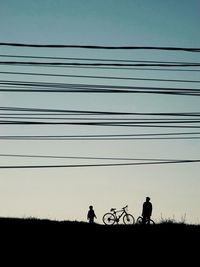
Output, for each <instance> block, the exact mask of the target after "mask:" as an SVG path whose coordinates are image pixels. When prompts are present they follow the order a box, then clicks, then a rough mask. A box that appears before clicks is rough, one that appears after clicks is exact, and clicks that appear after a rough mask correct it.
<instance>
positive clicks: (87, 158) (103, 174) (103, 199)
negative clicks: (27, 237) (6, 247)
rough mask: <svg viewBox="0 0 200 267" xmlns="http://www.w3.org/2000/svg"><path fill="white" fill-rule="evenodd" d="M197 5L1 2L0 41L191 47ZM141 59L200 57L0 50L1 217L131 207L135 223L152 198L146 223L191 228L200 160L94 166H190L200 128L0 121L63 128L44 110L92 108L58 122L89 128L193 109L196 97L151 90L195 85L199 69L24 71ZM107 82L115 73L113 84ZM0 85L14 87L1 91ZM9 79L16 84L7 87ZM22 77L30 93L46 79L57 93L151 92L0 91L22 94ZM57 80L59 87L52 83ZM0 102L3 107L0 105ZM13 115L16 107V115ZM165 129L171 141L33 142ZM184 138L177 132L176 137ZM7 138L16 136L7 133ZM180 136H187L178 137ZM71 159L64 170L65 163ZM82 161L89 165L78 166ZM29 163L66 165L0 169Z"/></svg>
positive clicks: (198, 197)
mask: <svg viewBox="0 0 200 267" xmlns="http://www.w3.org/2000/svg"><path fill="white" fill-rule="evenodd" d="M199 9H200V2H199V1H197V0H190V1H186V0H176V1H174V0H173V1H172V0H168V1H160V0H153V1H148V0H135V1H132V0H124V1H119V0H106V1H105V0H101V1H95V0H85V1H80V0H73V1H69V0H57V1H52V0H35V1H31V0H26V1H25V0H24V1H23V0H18V1H14V0H6V1H4V0H1V1H0V32H1V37H0V43H1V44H2V43H22V44H45V45H49V44H51V45H81V46H85V45H96V46H138V47H190V48H199V47H200V35H199V27H198V26H199V23H200V18H199ZM34 57H35V58H34ZM50 57H51V58H50ZM52 57H54V59H53V58H52ZM55 58H57V59H55ZM66 58H68V60H67V59H66ZM69 58H70V59H69ZM83 59H87V60H83ZM97 59H98V60H97ZM105 60H107V61H105ZM109 60H110V61H109ZM111 60H112V61H111ZM116 60H118V61H116ZM5 61H6V62H7V61H10V62H11V61H12V62H13V61H15V62H19V61H20V62H29V64H26V65H19V64H18V65H17V64H15V65H13V64H5ZM136 61H137V62H136ZM141 61H142V62H143V63H144V62H145V63H152V62H154V63H155V62H157V63H158V62H162V63H163V62H164V63H166V62H173V63H174V62H179V63H180V62H190V63H199V62H200V55H199V53H198V52H187V51H169V50H156V49H155V50H151V49H137V50H136V49H113V50H112V49H85V48H45V47H43V48H41V47H37V48H36V47H17V46H8V45H0V90H1V91H0V108H1V110H0V114H1V118H0V121H1V125H0V147H1V151H0V216H1V217H23V218H24V217H37V218H49V219H53V220H78V221H87V211H88V209H89V206H90V205H93V207H94V210H95V212H96V215H97V219H96V222H97V223H100V224H102V223H103V222H102V217H103V215H104V213H106V212H108V211H109V210H110V208H113V207H115V208H117V209H120V208H122V207H123V206H125V205H128V211H129V212H130V213H131V214H132V215H133V216H134V217H135V218H137V217H138V216H139V215H141V210H142V203H143V202H144V201H145V198H146V196H149V197H150V198H151V201H152V204H153V213H152V219H154V220H155V221H157V222H159V221H160V220H161V219H174V220H176V221H183V220H184V221H185V222H186V223H192V224H199V223H200V213H199V203H200V179H199V171H200V163H199V162H190V163H173V164H170V163H168V164H150V165H121V166H120V165H116V166H91V165H98V164H109V163H113V164H115V163H120V164H121V163H136V162H147V161H146V159H148V160H149V161H151V162H152V160H153V159H158V161H159V162H160V161H162V160H169V159H170V160H199V159H200V157H199V151H200V143H199V139H198V138H196V139H195V138H194V137H199V131H198V128H189V127H185V128H180V127H179V128H178V127H177V128H175V127H174V128H172V127H171V128H170V127H144V126H143V127H142V126H141V127H131V126H127V125H126V126H110V125H108V126H103V125H85V124H83V125H81V124H79V125H63V124H50V125H38V124H36V125H30V124H13V125H9V124H2V122H3V121H4V120H7V121H10V120H11V121H12V122H13V121H23V122H24V121H26V122H27V121H29V122H30V121H39V122H42V121H47V120H49V121H50V122H55V121H56V122H63V121H64V120H63V119H59V118H60V117H61V116H63V115H61V113H57V115H55V112H54V113H53V110H65V111H66V110H73V111H83V112H86V111H93V112H94V111H97V112H104V114H103V115H101V116H99V115H94V114H93V115H92V114H91V113H85V114H82V115H76V113H73V114H72V115H71V114H70V115H67V116H68V117H70V118H71V117H73V116H76V118H77V121H79V122H83V120H82V119H83V118H87V120H86V121H87V122H91V121H94V119H98V116H99V117H101V120H103V119H107V121H108V119H109V120H112V121H113V119H114V118H117V119H118V120H120V119H121V120H124V119H125V120H126V121H127V120H128V119H138V120H139V119H140V120H141V119H144V120H146V119H151V120H154V119H162V120H163V119H164V117H162V116H161V117H160V116H158V115H157V116H153V115H152V116H149V115H146V116H144V115H143V116H141V115H138V113H140V114H141V113H143V114H144V113H145V114H147V113H151V114H152V113H154V114H155V113H159V114H160V113H176V114H177V113H178V114H180V113H191V112H196V113H199V112H200V105H199V103H200V98H199V96H198V95H180V94H157V93H156V90H158V89H155V88H177V89H180V88H181V89H199V83H198V81H199V80H200V76H199V71H198V70H200V68H199V67H190V66H189V67H186V66H185V67H183V66H181V67H166V66H165V67H160V66H156V67H148V66H147V67H141V66H140V67H136V66H135V67H130V66H129V67H128V66H126V67H124V66H123V67H122V66H121V67H113V68H110V67H107V68H106V67H105V66H104V67H102V66H101V67H99V66H96V67H94V66H93V67H92V66H91V67H90V68H88V67H83V66H82V67H78V66H77V65H75V64H74V65H73V66H72V67H70V66H65V67H64V66H53V65H51V66H41V65H33V64H31V62H40V63H41V62H43V63H44V62H50V63H52V62H62V63H66V62H67V63H69V62H72V63H87V64H88V63H91V64H92V63H97V62H98V63H109V64H111V63H120V64H127V63H129V64H130V63H131V64H134V63H141ZM3 62H4V64H3ZM27 73H29V75H28V74H27ZM43 74H46V75H43ZM50 74H51V75H50ZM53 75H54V76H53ZM83 76H84V77H83ZM86 76H87V77H86ZM88 76H89V77H88ZM96 76H99V77H100V76H101V77H103V78H96ZM106 77H116V79H114V78H113V79H111V78H106ZM122 78H123V79H122ZM125 78H128V79H125ZM133 78H134V79H133ZM151 79H154V80H151ZM167 80H168V81H167ZM169 80H170V81H169ZM172 80H179V82H177V81H172ZM183 80H187V81H190V82H183ZM191 81H193V82H191ZM194 81H196V82H194ZM6 82H9V83H11V85H8V84H5V83H6ZM17 82H21V83H20V85H18V86H17V87H16V83H17ZM22 82H23V83H28V82H29V83H30V82H32V83H34V85H36V88H42V87H41V86H42V85H44V83H51V84H50V85H51V86H53V88H58V86H61V84H62V86H63V87H62V88H66V87H67V88H75V87H77V85H78V86H80V85H84V86H85V87H86V88H94V87H95V85H98V86H101V88H105V87H109V88H116V87H117V86H118V87H120V88H123V87H125V86H127V87H129V88H130V87H140V88H141V87H151V88H153V89H155V90H154V93H152V94H149V93H141V92H138V93H124V92H122V93H105V92H98V93H97V92H95V93H94V92H84V93H83V92H81V93H79V92H58V91H56V92H55V91H54V92H34V91H32V92H30V91H29V92H19V91H17V92H13V91H2V89H6V90H7V89H9V88H15V89H16V88H24V89H25V88H26V87H27V84H26V85H23V84H22ZM55 83H56V84H59V85H57V87H56V86H55ZM28 86H29V89H30V90H32V89H33V87H32V86H30V85H28ZM59 88H60V87H59ZM5 107H6V108H7V111H5V110H3V108H5ZM13 108H18V109H20V108H23V109H25V111H17V110H16V109H15V110H13ZM30 109H34V110H32V111H30ZM35 109H40V110H41V111H40V114H39V112H38V114H39V115H37V114H36V111H35ZM44 109H47V110H50V111H51V115H48V118H47V116H46V115H44ZM42 112H43V114H42ZM106 112H107V113H108V112H114V113H115V115H109V114H105V113H106ZM117 112H118V113H134V114H136V113H137V115H125V114H121V115H117V114H116V113H117ZM22 113H23V114H22ZM30 113H34V114H36V116H38V117H37V118H36V117H34V118H30V116H33V115H30ZM25 114H26V115H25ZM14 116H16V118H14ZM17 116H18V118H17ZM20 116H21V117H20ZM45 116H46V118H47V119H45ZM77 116H78V117H77ZM81 116H82V117H81ZM27 117H28V118H27ZM41 117H42V119H41ZM58 117H59V118H58ZM55 118H57V120H55ZM165 118H166V117H165ZM173 118H174V119H180V118H183V119H185V120H186V119H190V117H189V118H188V117H185V116H184V117H169V116H168V117H167V119H173ZM191 119H193V120H194V119H198V117H191ZM74 121H75V120H73V122H74ZM77 121H76V122H77ZM147 121H148V120H146V122H147ZM154 125H155V124H154ZM162 125H163V124H162ZM173 125H174V126H180V125H181V126H185V125H186V126H188V125H189V126H193V127H194V126H198V122H196V123H191V122H190V123H189V124H183V123H182V124H180V121H179V122H178V123H177V120H176V121H175V122H174V124H173ZM174 133H176V135H175V137H178V138H176V139H158V138H157V139H145V140H144V139H138V140H135V139H132V140H130V139H127V140H123V139H121V140H113V139H112V140H105V138H104V140H102V139H101V140H99V139H98V140H87V139H84V138H83V139H81V140H56V139H54V140H36V138H35V139H34V138H33V136H80V135H81V136H89V135H92V136H97V135H98V136H100V135H101V137H102V136H105V135H137V137H142V135H144V134H152V136H153V134H165V136H164V137H169V136H170V135H166V134H174ZM177 133H178V134H177ZM183 133H184V135H181V134H183ZM185 133H187V134H185ZM192 133H193V134H192ZM3 136H4V138H3ZM10 136H12V137H13V136H15V138H14V137H13V138H10V139H8V138H7V139H6V138H5V137H10ZM20 136H32V139H22V138H21V139H20V138H19V137H20ZM152 136H150V137H152ZM173 136H174V135H173ZM173 136H172V137H173ZM181 136H184V137H192V138H190V139H186V138H185V139H180V137H181ZM17 137H18V138H17ZM154 137H155V135H154ZM158 137H163V135H159V136H158ZM114 158H115V159H114ZM130 159H132V160H130ZM133 159H137V160H133ZM72 164H73V167H69V165H72ZM80 164H81V165H84V164H86V165H90V166H84V167H82V166H77V165H80ZM33 165H34V166H47V165H48V166H52V165H53V166H55V165H65V167H45V168H43V167H42V168H2V166H15V167H16V166H33ZM66 165H68V167H66ZM74 165H76V166H74Z"/></svg>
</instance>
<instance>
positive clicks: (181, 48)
mask: <svg viewBox="0 0 200 267" xmlns="http://www.w3.org/2000/svg"><path fill="white" fill-rule="evenodd" d="M0 46H14V47H35V48H81V49H82V48H83V49H123V50H127V49H128V50H129V49H131V50H138V49H143V50H166V51H182V52H200V48H194V47H170V46H131V45H129V46H127V45H126V46H105V45H74V44H64V45H63V44H33V43H32V44H30V43H14V42H0Z"/></svg>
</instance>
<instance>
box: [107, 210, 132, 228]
mask: <svg viewBox="0 0 200 267" xmlns="http://www.w3.org/2000/svg"><path fill="white" fill-rule="evenodd" d="M127 208H128V205H126V206H125V207H123V208H122V209H121V210H116V209H115V208H112V209H111V210H110V211H111V212H107V213H105V214H104V216H103V222H104V224H106V225H113V224H114V223H117V224H118V223H119V221H120V219H121V218H122V220H123V223H124V224H134V223H135V218H134V217H133V215H131V214H129V213H128V212H127ZM117 213H119V215H118V216H117Z"/></svg>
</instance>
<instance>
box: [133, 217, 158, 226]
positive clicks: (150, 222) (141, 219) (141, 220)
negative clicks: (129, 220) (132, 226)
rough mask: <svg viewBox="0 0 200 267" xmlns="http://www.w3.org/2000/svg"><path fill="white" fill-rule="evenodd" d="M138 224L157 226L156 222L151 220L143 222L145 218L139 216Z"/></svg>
mask: <svg viewBox="0 0 200 267" xmlns="http://www.w3.org/2000/svg"><path fill="white" fill-rule="evenodd" d="M136 224H155V222H154V221H153V220H152V219H150V220H146V221H145V222H144V221H143V216H139V217H138V218H137V220H136Z"/></svg>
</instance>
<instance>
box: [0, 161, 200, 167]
mask: <svg viewBox="0 0 200 267" xmlns="http://www.w3.org/2000/svg"><path fill="white" fill-rule="evenodd" d="M198 162H200V159H197V160H177V161H174V160H173V161H157V162H155V161H153V162H152V161H150V162H136V163H135V162H134V163H104V164H67V165H10V166H3V165H2V166H0V169H35V168H37V169H38V168H82V167H115V166H134V165H160V164H180V163H181V164H183V163H198Z"/></svg>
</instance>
